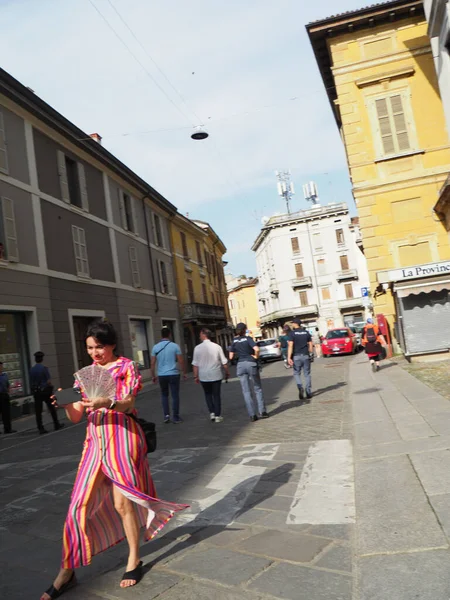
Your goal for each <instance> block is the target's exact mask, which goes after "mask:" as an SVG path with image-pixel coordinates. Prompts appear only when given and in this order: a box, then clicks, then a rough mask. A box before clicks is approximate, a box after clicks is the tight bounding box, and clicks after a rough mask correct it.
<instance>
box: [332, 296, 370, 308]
mask: <svg viewBox="0 0 450 600" xmlns="http://www.w3.org/2000/svg"><path fill="white" fill-rule="evenodd" d="M361 306H364V301H363V299H362V298H361V297H357V298H346V299H345V300H338V307H339V309H343V308H344V309H345V308H360V307H361Z"/></svg>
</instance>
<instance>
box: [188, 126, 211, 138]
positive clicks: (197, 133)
mask: <svg viewBox="0 0 450 600" xmlns="http://www.w3.org/2000/svg"><path fill="white" fill-rule="evenodd" d="M207 137H209V133H208V132H207V131H206V130H205V129H203V128H202V127H196V128H195V129H194V132H193V133H192V135H191V138H192V139H193V140H206V138H207Z"/></svg>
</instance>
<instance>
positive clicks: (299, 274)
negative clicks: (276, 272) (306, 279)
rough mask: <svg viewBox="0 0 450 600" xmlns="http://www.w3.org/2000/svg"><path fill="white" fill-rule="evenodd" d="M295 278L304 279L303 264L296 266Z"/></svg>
mask: <svg viewBox="0 0 450 600" xmlns="http://www.w3.org/2000/svg"><path fill="white" fill-rule="evenodd" d="M295 276H296V277H297V279H302V277H303V265H302V264H301V263H296V264H295Z"/></svg>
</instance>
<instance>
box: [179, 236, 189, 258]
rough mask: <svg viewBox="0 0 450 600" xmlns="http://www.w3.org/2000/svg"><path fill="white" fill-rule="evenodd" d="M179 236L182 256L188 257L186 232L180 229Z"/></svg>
mask: <svg viewBox="0 0 450 600" xmlns="http://www.w3.org/2000/svg"><path fill="white" fill-rule="evenodd" d="M180 237H181V247H182V249H183V256H184V258H189V253H188V247H187V240H186V234H185V233H184V232H183V231H180Z"/></svg>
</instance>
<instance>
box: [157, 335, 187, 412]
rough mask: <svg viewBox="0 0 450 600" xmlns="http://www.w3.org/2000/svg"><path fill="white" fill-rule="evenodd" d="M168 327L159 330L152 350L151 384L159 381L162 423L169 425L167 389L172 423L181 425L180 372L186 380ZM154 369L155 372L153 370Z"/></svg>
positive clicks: (182, 364)
mask: <svg viewBox="0 0 450 600" xmlns="http://www.w3.org/2000/svg"><path fill="white" fill-rule="evenodd" d="M170 338H171V332H170V329H169V328H168V327H163V328H162V329H161V341H160V342H158V343H157V344H155V345H154V346H153V348H152V362H151V371H152V378H153V383H156V382H157V381H159V387H160V389H161V402H162V407H163V411H164V423H170V409H169V389H170V393H171V394H172V423H182V422H183V419H181V417H180V371H182V372H183V378H184V379H186V372H185V368H184V360H183V355H182V354H181V349H180V346H178V344H175V342H172V340H171V339H170ZM155 367H156V370H155Z"/></svg>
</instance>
